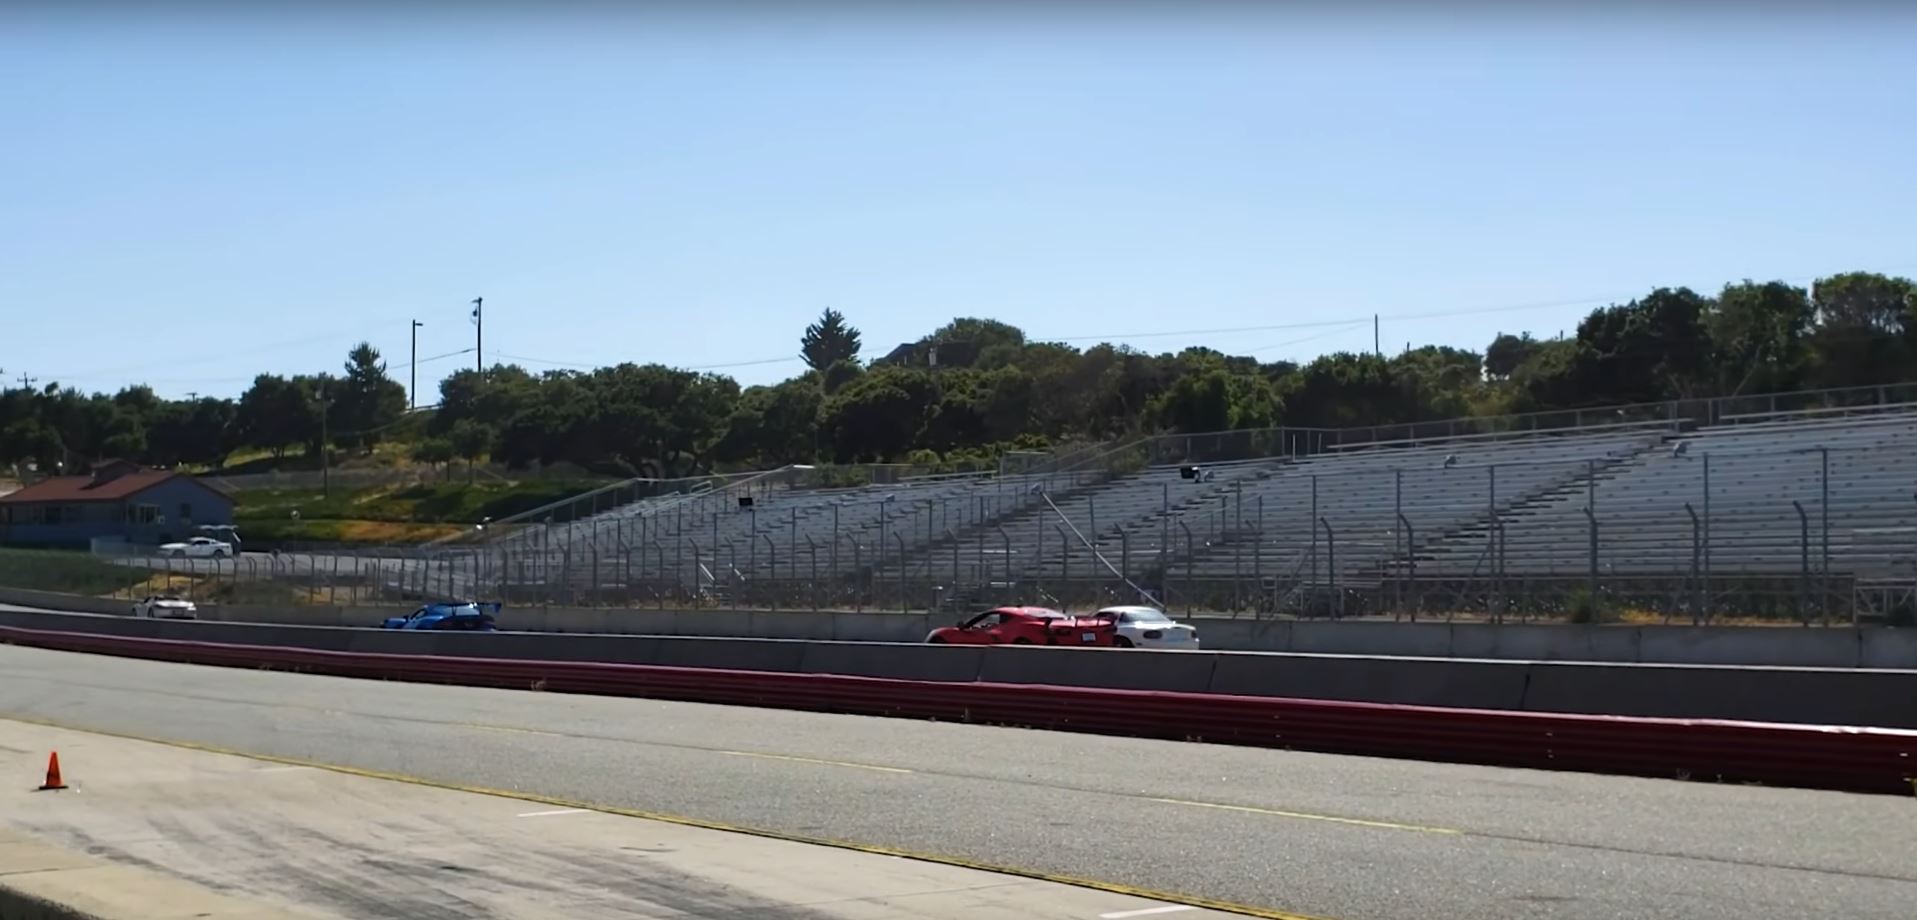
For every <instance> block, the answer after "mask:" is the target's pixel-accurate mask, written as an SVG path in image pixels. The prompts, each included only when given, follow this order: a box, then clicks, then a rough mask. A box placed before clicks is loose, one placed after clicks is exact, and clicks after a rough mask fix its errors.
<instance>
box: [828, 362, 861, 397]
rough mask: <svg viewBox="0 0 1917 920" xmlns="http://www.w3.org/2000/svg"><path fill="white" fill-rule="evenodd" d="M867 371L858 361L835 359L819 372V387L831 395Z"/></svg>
mask: <svg viewBox="0 0 1917 920" xmlns="http://www.w3.org/2000/svg"><path fill="white" fill-rule="evenodd" d="M864 373H865V369H864V368H862V367H860V366H859V362H857V361H835V362H833V363H832V364H830V365H828V366H827V367H826V369H825V370H824V371H823V372H821V373H820V374H819V389H820V391H821V392H823V393H824V394H825V395H827V396H830V395H832V394H834V393H837V392H838V391H840V390H842V389H844V388H845V385H846V384H848V383H851V382H852V381H854V380H857V379H859V376H860V375H862V374H864Z"/></svg>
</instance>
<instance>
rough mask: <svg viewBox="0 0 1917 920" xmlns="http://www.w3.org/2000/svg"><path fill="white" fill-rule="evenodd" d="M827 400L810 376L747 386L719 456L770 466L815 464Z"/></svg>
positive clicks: (734, 410) (733, 460)
mask: <svg viewBox="0 0 1917 920" xmlns="http://www.w3.org/2000/svg"><path fill="white" fill-rule="evenodd" d="M824 401H825V397H824V395H823V394H821V393H820V392H819V388H818V386H817V385H816V384H814V383H813V382H812V381H811V380H808V379H806V378H795V379H792V380H788V381H786V382H784V383H781V384H778V385H777V386H769V387H753V388H751V389H749V390H746V391H745V393H744V394H742V395H741V396H740V397H739V402H738V406H737V407H736V408H735V409H733V411H732V416H731V418H730V419H729V420H728V421H727V423H726V434H725V437H724V438H723V439H722V440H721V442H720V446H719V447H718V448H717V449H715V454H716V455H717V456H718V457H719V459H721V460H725V461H727V462H730V463H756V465H759V466H768V467H769V466H782V465H784V464H788V463H809V462H811V461H812V460H813V459H814V458H815V456H816V454H817V452H818V438H819V409H820V407H821V406H822V405H823V404H824Z"/></svg>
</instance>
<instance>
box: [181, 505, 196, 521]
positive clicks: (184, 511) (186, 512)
mask: <svg viewBox="0 0 1917 920" xmlns="http://www.w3.org/2000/svg"><path fill="white" fill-rule="evenodd" d="M191 520H193V503H192V502H181V503H180V521H181V522H182V523H184V522H188V521H191Z"/></svg>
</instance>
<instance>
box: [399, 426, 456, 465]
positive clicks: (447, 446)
mask: <svg viewBox="0 0 1917 920" xmlns="http://www.w3.org/2000/svg"><path fill="white" fill-rule="evenodd" d="M468 424H471V423H470V422H468ZM411 456H412V458H413V461H414V462H416V463H424V464H426V465H427V466H429V467H432V468H433V469H435V470H437V469H440V468H441V467H443V466H445V465H446V464H449V463H452V462H453V459H454V458H455V457H458V456H459V452H458V451H457V450H455V449H454V448H453V442H452V441H450V440H447V439H446V438H442V437H436V436H435V437H426V438H421V439H420V440H419V441H417V442H415V443H414V444H413V449H412V452H411Z"/></svg>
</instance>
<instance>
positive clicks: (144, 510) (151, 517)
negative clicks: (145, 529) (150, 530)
mask: <svg viewBox="0 0 1917 920" xmlns="http://www.w3.org/2000/svg"><path fill="white" fill-rule="evenodd" d="M159 517H160V506H159V505H128V506H127V508H126V520H127V523H129V524H151V523H153V522H154V521H156V520H158V519H159Z"/></svg>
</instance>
